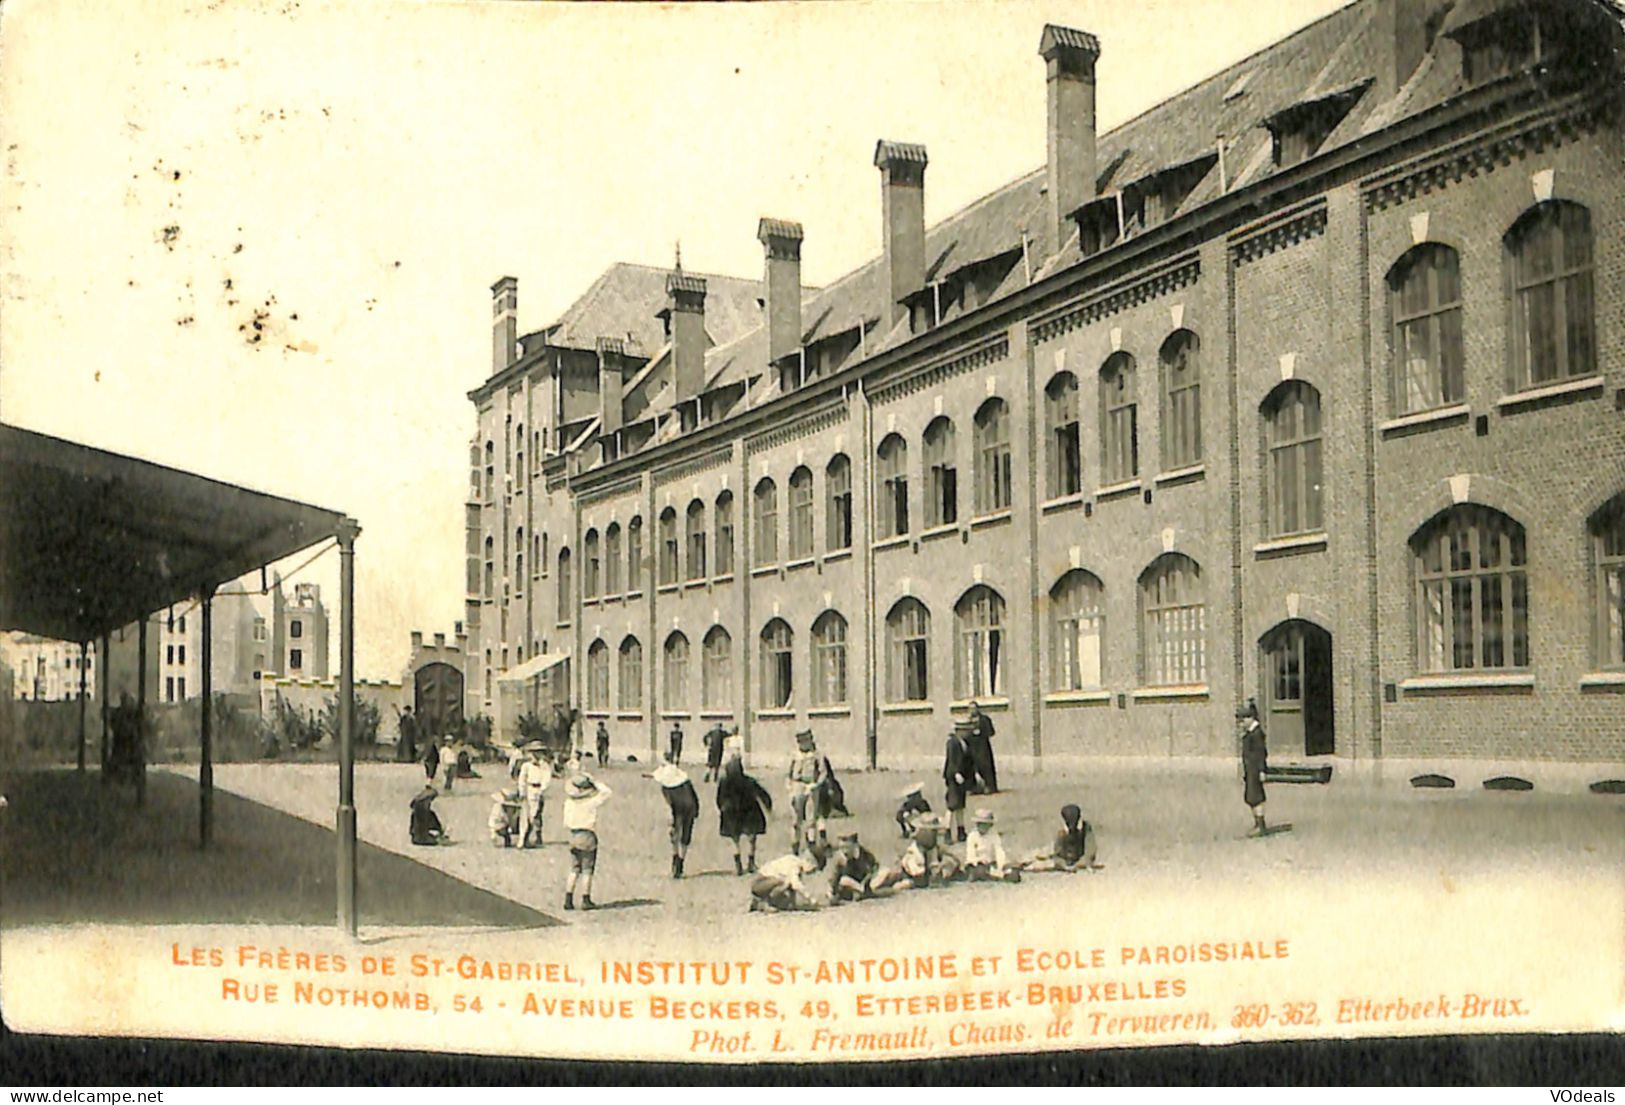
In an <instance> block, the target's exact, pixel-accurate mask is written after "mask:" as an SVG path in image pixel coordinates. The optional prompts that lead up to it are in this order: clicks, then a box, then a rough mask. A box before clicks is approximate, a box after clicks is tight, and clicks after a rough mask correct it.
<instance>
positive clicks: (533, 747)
mask: <svg viewBox="0 0 1625 1105" xmlns="http://www.w3.org/2000/svg"><path fill="white" fill-rule="evenodd" d="M525 751H526V752H528V753H529V754H530V758H529V759H527V760H526V761H525V762H524V763H522V764H520V765H519V795H520V797H521V799H523V801H524V806H523V807H522V809H521V813H520V818H519V824H520V834H519V846H520V847H521V848H540V847H541V846H542V811H543V809H544V808H545V805H546V802H547V788H548V787H550V786H552V785H553V765H552V764H551V763H550V762H548V759H547V756H546V752H547V746H546V745H544V744H543V743H542V742H541V741H531V742H530V743H529V744H527V745H525Z"/></svg>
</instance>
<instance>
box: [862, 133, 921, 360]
mask: <svg viewBox="0 0 1625 1105" xmlns="http://www.w3.org/2000/svg"><path fill="white" fill-rule="evenodd" d="M925 165H926V156H925V147H924V146H920V145H916V144H914V143H912V142H888V141H886V140H885V139H882V140H881V141H879V142H878V143H876V144H875V167H876V168H878V169H879V170H880V223H881V226H880V232H881V234H882V235H884V237H885V249H886V251H885V259H884V262H883V263H884V265H885V269H886V285H885V286H886V303H884V304H883V305H882V310H881V314H880V317H881V318H883V319H884V320H885V323H886V327H887V328H888V329H890V328H891V327H892V326H895V325H896V324H897V321H898V320H899V319H901V318H903V317H904V316H906V315H907V314H908V308H907V307H906V306H904V304H903V300H904V299H906V298H907V297H909V296H911V295H913V294H914V293H915V292H917V291H919V290H920V289H921V288H923V287H925Z"/></svg>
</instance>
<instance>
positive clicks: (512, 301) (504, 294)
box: [491, 276, 519, 376]
mask: <svg viewBox="0 0 1625 1105" xmlns="http://www.w3.org/2000/svg"><path fill="white" fill-rule="evenodd" d="M491 316H492V321H491V374H492V375H493V376H494V375H496V374H497V373H498V372H501V371H502V370H503V369H505V368H507V367H508V366H509V365H510V364H512V363H513V356H514V349H515V347H516V346H518V344H519V281H518V280H516V279H515V278H514V277H511V276H504V277H503V278H502V279H501V280H498V281H497V282H496V283H495V284H492V285H491Z"/></svg>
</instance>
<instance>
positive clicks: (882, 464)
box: [875, 434, 908, 540]
mask: <svg viewBox="0 0 1625 1105" xmlns="http://www.w3.org/2000/svg"><path fill="white" fill-rule="evenodd" d="M876 456H877V457H878V460H879V463H878V464H876V465H875V480H876V483H877V484H878V487H877V488H876V490H877V491H878V492H879V494H878V496H877V497H878V498H879V500H880V501H879V503H878V504H877V509H876V511H875V513H876V516H877V517H878V519H879V522H880V537H881V539H882V540H884V539H886V538H888V537H901V536H902V535H903V534H905V533H907V532H908V443H907V442H905V441H904V440H903V438H902V435H901V434H890V435H888V436H887V437H886V440H884V441H882V442H881V443H880V450H879V452H878V453H877V454H876Z"/></svg>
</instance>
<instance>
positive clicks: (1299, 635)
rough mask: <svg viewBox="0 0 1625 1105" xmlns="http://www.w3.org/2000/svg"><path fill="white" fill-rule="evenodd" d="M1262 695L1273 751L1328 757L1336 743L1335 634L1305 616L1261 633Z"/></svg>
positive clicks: (1265, 720) (1266, 729) (1259, 652)
mask: <svg viewBox="0 0 1625 1105" xmlns="http://www.w3.org/2000/svg"><path fill="white" fill-rule="evenodd" d="M1258 657H1259V681H1260V683H1262V684H1263V686H1262V687H1261V688H1260V691H1261V693H1260V694H1259V696H1258V701H1259V705H1261V706H1262V707H1263V717H1262V719H1261V720H1262V722H1263V725H1264V730H1265V732H1266V733H1267V734H1268V735H1269V746H1270V752H1271V754H1272V755H1273V754H1276V753H1279V754H1281V755H1283V756H1300V755H1301V756H1329V755H1331V754H1332V753H1333V752H1334V751H1336V748H1337V742H1336V726H1335V719H1334V717H1333V714H1332V635H1331V634H1330V633H1328V632H1326V631H1325V630H1324V629H1322V628H1321V627H1320V626H1318V625H1316V624H1315V623H1314V622H1306V621H1304V620H1302V619H1301V618H1293V619H1291V620H1289V621H1284V622H1281V623H1280V624H1279V625H1277V626H1275V627H1274V628H1272V629H1271V630H1270V631H1269V632H1268V633H1265V634H1264V636H1262V637H1261V638H1259V641H1258Z"/></svg>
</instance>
